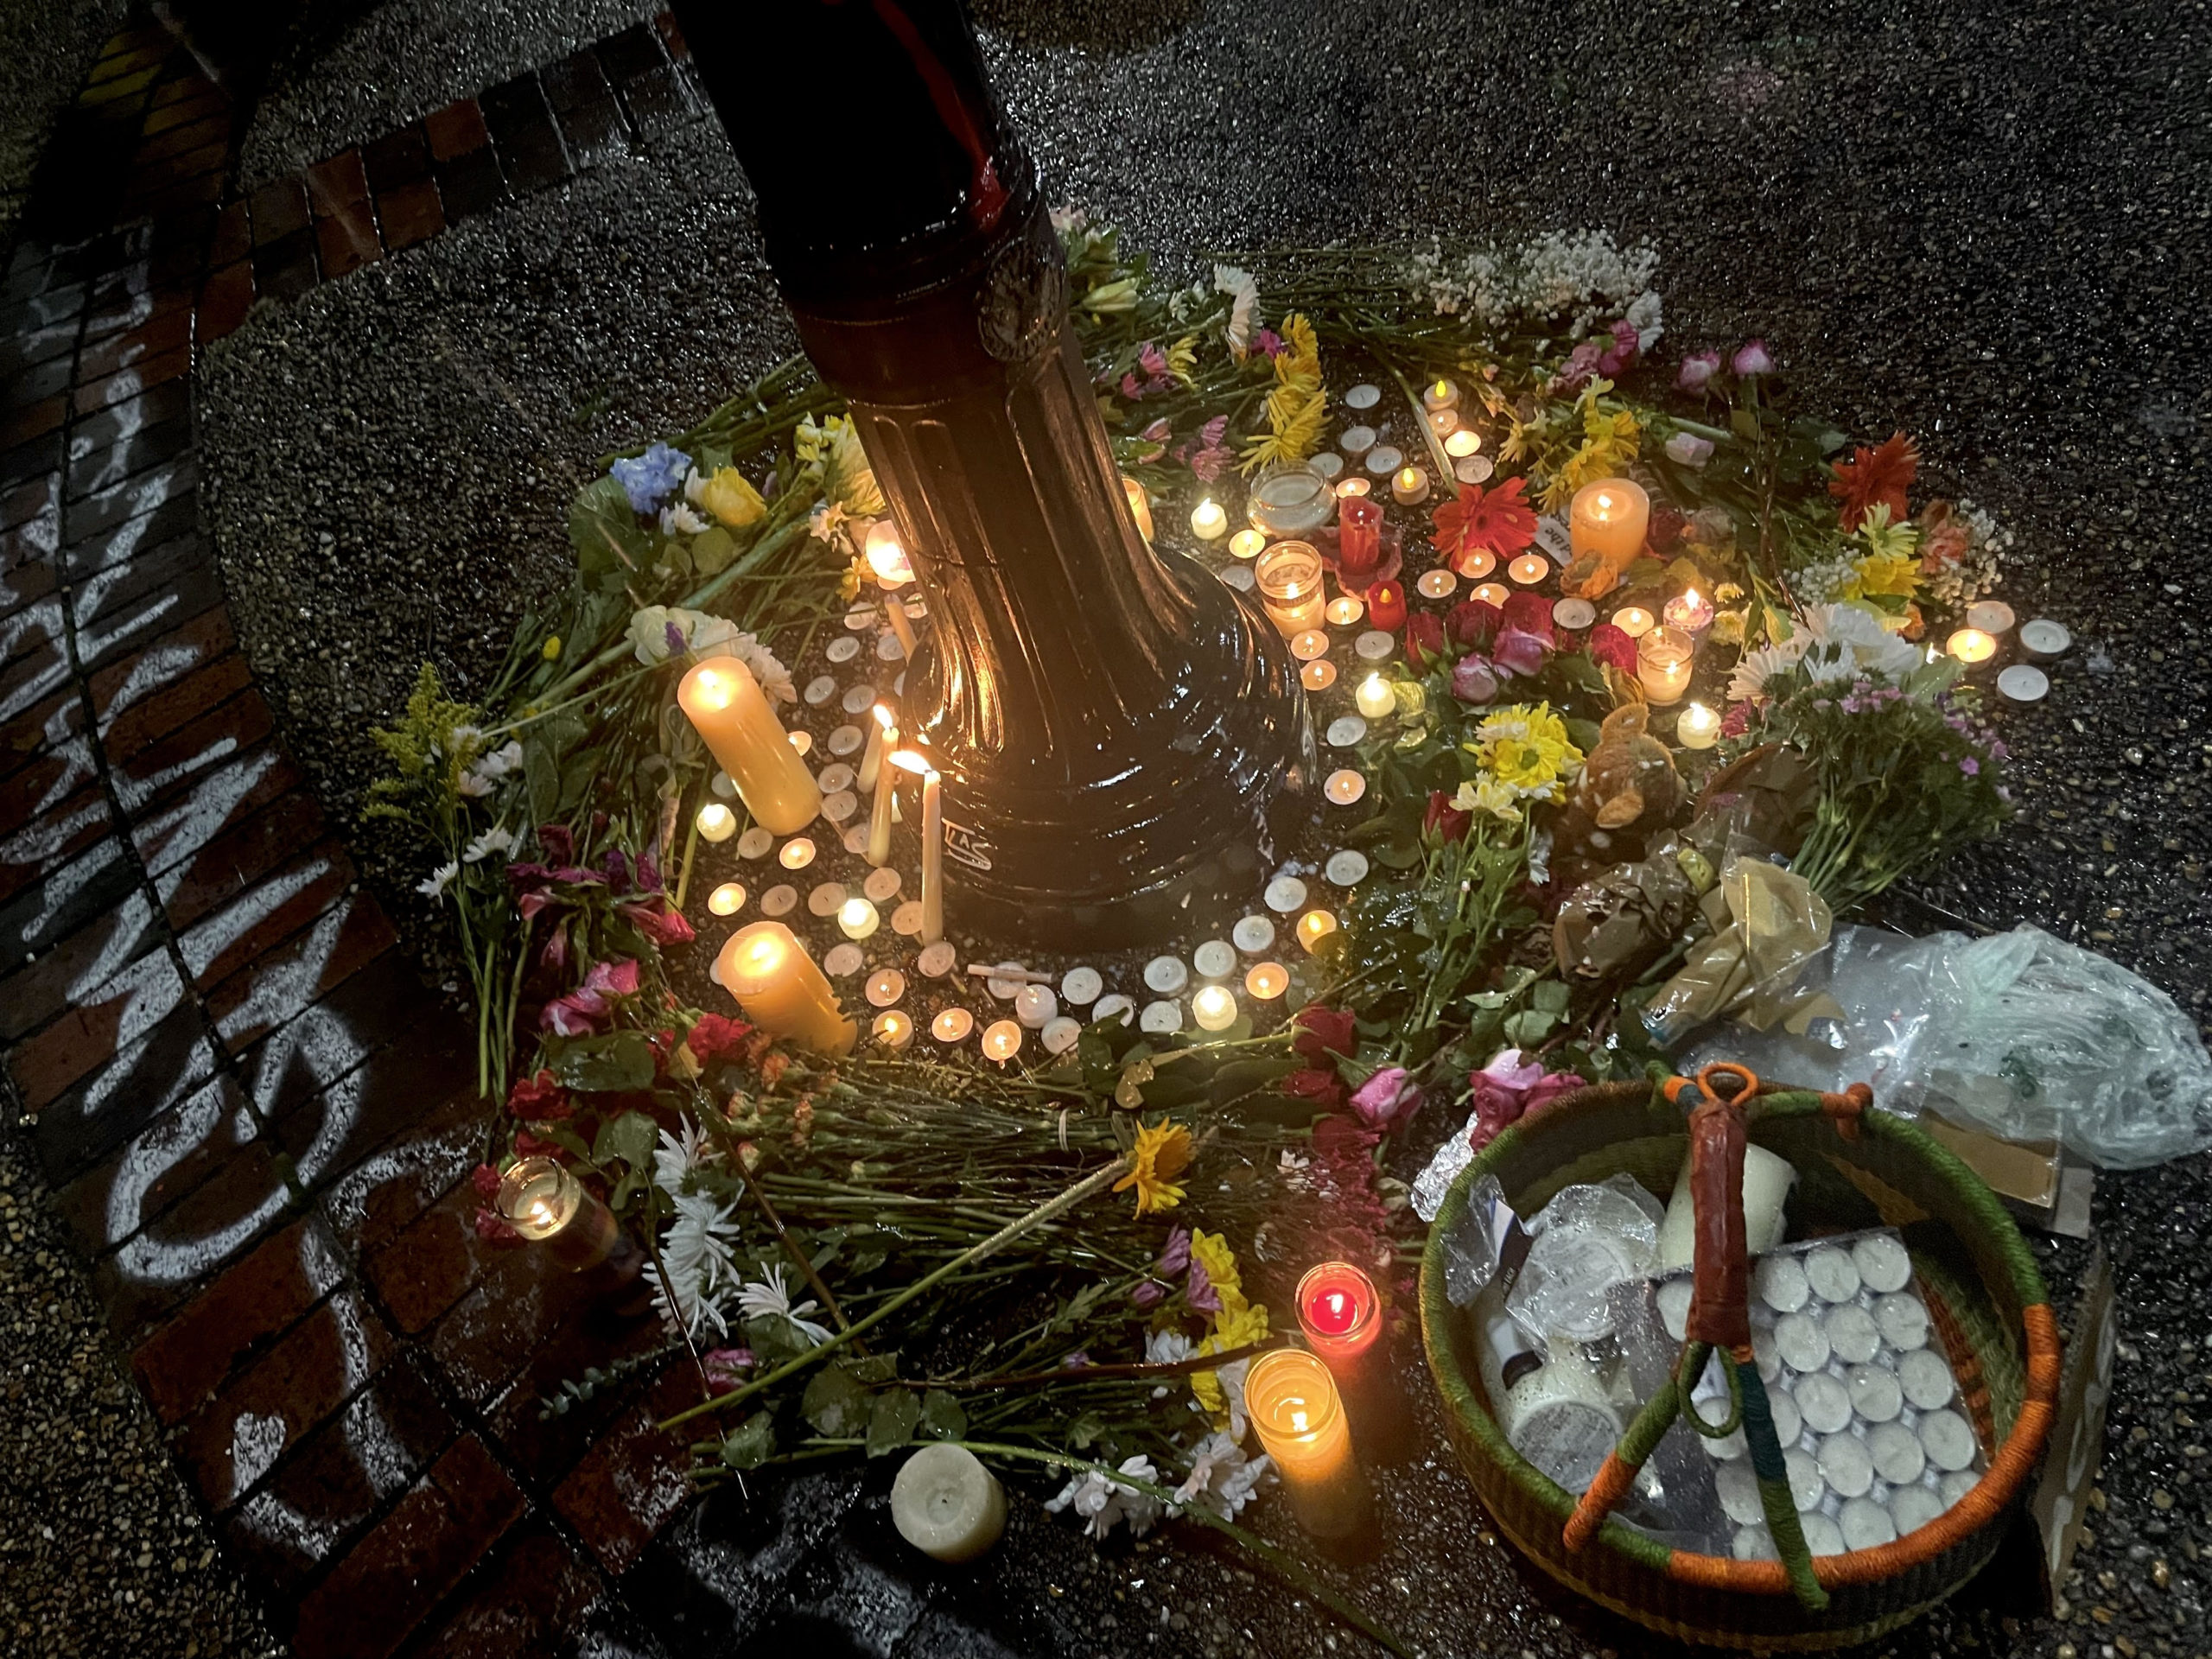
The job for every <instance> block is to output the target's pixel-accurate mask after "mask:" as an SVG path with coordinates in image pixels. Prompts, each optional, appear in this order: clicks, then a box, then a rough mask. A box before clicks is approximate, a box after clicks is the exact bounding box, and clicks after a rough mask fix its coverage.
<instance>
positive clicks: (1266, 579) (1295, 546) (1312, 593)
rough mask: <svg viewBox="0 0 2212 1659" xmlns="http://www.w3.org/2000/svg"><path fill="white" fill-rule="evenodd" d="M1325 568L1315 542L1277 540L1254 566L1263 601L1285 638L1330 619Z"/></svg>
mask: <svg viewBox="0 0 2212 1659" xmlns="http://www.w3.org/2000/svg"><path fill="white" fill-rule="evenodd" d="M1321 570H1322V565H1321V555H1320V551H1319V550H1318V549H1317V548H1315V547H1314V545H1313V543H1311V542H1277V543H1275V544H1274V546H1273V547H1271V548H1269V549H1268V550H1267V551H1266V552H1264V553H1262V554H1261V555H1260V558H1259V563H1257V564H1255V565H1254V566H1253V568H1252V576H1253V585H1254V586H1255V587H1256V588H1258V589H1259V590H1260V602H1261V603H1262V604H1263V605H1264V606H1266V607H1267V611H1268V620H1269V621H1271V622H1273V623H1274V625H1275V632H1278V633H1280V634H1281V635H1282V637H1283V638H1284V639H1295V638H1297V637H1298V636H1299V635H1300V634H1301V633H1304V632H1306V631H1307V630H1308V629H1312V628H1319V627H1321V626H1323V625H1324V624H1325V623H1326V622H1327V620H1328V616H1327V614H1326V609H1327V601H1325V599H1324V598H1323V597H1322V593H1321Z"/></svg>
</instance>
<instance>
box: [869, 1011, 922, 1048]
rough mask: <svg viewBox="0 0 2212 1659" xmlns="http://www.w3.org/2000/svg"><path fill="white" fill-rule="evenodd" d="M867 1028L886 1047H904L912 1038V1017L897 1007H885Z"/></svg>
mask: <svg viewBox="0 0 2212 1659" xmlns="http://www.w3.org/2000/svg"><path fill="white" fill-rule="evenodd" d="M868 1030H869V1031H870V1032H871V1033H874V1037H875V1040H876V1041H877V1042H879V1043H881V1044H882V1045H883V1046H885V1047H886V1048H904V1047H906V1045H907V1044H909V1043H911V1042H912V1041H913V1040H914V1017H913V1016H912V1014H902V1013H900V1012H899V1010H898V1009H897V1008H886V1009H885V1010H884V1011H883V1012H882V1013H881V1014H877V1015H876V1016H875V1023H874V1025H872V1026H870V1027H868Z"/></svg>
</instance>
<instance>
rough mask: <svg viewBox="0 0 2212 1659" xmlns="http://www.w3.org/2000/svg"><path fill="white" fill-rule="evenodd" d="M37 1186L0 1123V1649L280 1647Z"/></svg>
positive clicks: (193, 1651)
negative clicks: (111, 1345)
mask: <svg viewBox="0 0 2212 1659" xmlns="http://www.w3.org/2000/svg"><path fill="white" fill-rule="evenodd" d="M46 1198H47V1193H46V1190H45V1186H44V1184H43V1183H42V1182H41V1180H40V1179H39V1176H38V1172H37V1166H35V1164H34V1163H33V1162H32V1160H31V1159H30V1158H29V1156H28V1154H26V1153H25V1151H24V1149H23V1147H22V1145H21V1143H20V1142H18V1141H16V1139H15V1138H14V1137H13V1136H12V1135H10V1136H0V1231H4V1235H5V1236H0V1310H4V1311H3V1312H0V1332H4V1333H5V1336H4V1340H0V1370H4V1373H5V1378H6V1381H5V1384H4V1391H3V1392H0V1467H4V1469H5V1470H6V1478H5V1479H4V1480H0V1652H4V1653H8V1654H10V1655H18V1654H19V1655H23V1656H27V1659H28V1656H31V1655H38V1656H41V1659H44V1656H48V1655H61V1654H84V1655H88V1656H90V1655H123V1654H132V1655H139V1654H145V1655H155V1654H158V1655H162V1656H173V1659H200V1656H202V1655H205V1656H207V1659H215V1656H225V1659H232V1656H236V1659H245V1656H248V1655H263V1654H268V1655H274V1654H277V1653H279V1652H281V1651H282V1649H281V1647H280V1646H279V1645H278V1644H277V1643H275V1642H274V1641H272V1640H271V1639H270V1635H269V1631H268V1629H267V1626H266V1624H264V1619H263V1617H262V1612H261V1609H260V1607H259V1606H258V1605H256V1603H255V1602H254V1601H253V1600H252V1599H251V1598H250V1597H249V1596H248V1595H247V1594H246V1592H245V1591H244V1590H243V1589H242V1588H241V1587H240V1586H239V1584H238V1578H237V1576H236V1575H235V1574H234V1573H232V1571H231V1570H230V1567H229V1565H228V1563H227V1562H226V1561H225V1560H223V1558H222V1557H221V1555H220V1554H218V1553H217V1550H216V1548H215V1540H214V1536H213V1533H212V1532H211V1531H210V1530H209V1529H208V1528H207V1524H206V1523H205V1522H203V1521H202V1520H201V1519H200V1513H199V1510H198V1507H197V1505H196V1503H195V1502H194V1498H193V1497H192V1495H191V1493H190V1492H189V1491H187V1490H186V1487H185V1484H184V1479H183V1477H182V1476H181V1475H180V1474H179V1473H178V1472H177V1471H176V1469H175V1465H172V1464H171V1463H170V1461H169V1459H168V1451H167V1449H166V1447H165V1446H163V1444H162V1435H161V1430H160V1428H159V1427H157V1426H156V1423H155V1421H154V1414H153V1413H152V1412H151V1411H150V1410H149V1409H148V1408H147V1406H146V1403H145V1402H144V1401H143V1400H142V1399H141V1398H140V1397H139V1395H138V1391H137V1389H136V1388H135V1387H133V1386H132V1385H131V1384H130V1383H128V1382H126V1381H125V1380H124V1377H123V1376H121V1375H120V1374H118V1371H117V1370H116V1367H115V1364H114V1362H113V1361H112V1360H111V1358H110V1357H109V1353H108V1348H107V1342H106V1337H105V1332H104V1331H103V1330H102V1327H101V1322H100V1315H99V1305H98V1304H97V1303H96V1302H95V1301H94V1300H93V1299H92V1295H91V1294H90V1292H89V1291H88V1290H87V1289H86V1286H85V1282H84V1277H83V1275H82V1274H81V1273H79V1270H78V1268H77V1266H76V1258H75V1254H74V1250H73V1247H72V1246H71V1244H70V1243H69V1241H68V1240H67V1238H66V1237H65V1236H63V1234H62V1230H61V1227H60V1224H59V1223H58V1222H57V1221H56V1220H55V1218H54V1216H53V1214H52V1212H51V1211H50V1210H49V1208H48V1205H47V1203H46Z"/></svg>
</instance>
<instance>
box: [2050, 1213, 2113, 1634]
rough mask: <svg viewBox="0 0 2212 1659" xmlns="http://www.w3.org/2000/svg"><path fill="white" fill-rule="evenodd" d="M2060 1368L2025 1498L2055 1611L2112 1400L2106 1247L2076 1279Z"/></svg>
mask: <svg viewBox="0 0 2212 1659" xmlns="http://www.w3.org/2000/svg"><path fill="white" fill-rule="evenodd" d="M2066 1338H2067V1340H2066V1363H2065V1369H2064V1370H2062V1371H2061V1372H2060V1373H2059V1379H2058V1412H2057V1415H2056V1419H2055V1421H2053V1422H2052V1424H2051V1430H2050V1451H2049V1452H2046V1453H2045V1454H2044V1463H2043V1473H2042V1476H2041V1478H2039V1479H2038V1480H2037V1483H2036V1486H2035V1489H2034V1492H2033V1495H2032V1496H2031V1497H2030V1498H2029V1500H2028V1516H2029V1518H2030V1519H2031V1521H2033V1522H2034V1523H2035V1527H2036V1532H2037V1538H2038V1541H2039V1542H2040V1543H2041V1546H2042V1557H2043V1569H2044V1600H2045V1605H2048V1606H2055V1605H2056V1602H2057V1599H2058V1597H2059V1595H2060V1593H2061V1592H2062V1591H2063V1588H2064V1586H2065V1584H2066V1573H2067V1570H2068V1569H2069V1567H2071V1566H2072V1565H2073V1561H2074V1551H2075V1547H2076V1546H2077V1545H2079V1544H2080V1542H2081V1541H2082V1524H2083V1522H2085V1521H2086V1520H2087V1518H2088V1509H2089V1489H2090V1488H2091V1487H2092V1486H2094V1485H2095V1484H2096V1480H2097V1466H2098V1465H2099V1463H2100V1462H2101V1460H2102V1459H2103V1456H2104V1446H2105V1407H2106V1404H2107V1402H2108V1401H2109V1400H2110V1399H2111V1397H2112V1372H2113V1353H2114V1351H2115V1350H2116V1349H2117V1348H2118V1347H2119V1345H2120V1319H2119V1314H2118V1310H2117V1308H2116V1306H2115V1304H2114V1301H2113V1287H2112V1262H2111V1261H2110V1260H2109V1259H2108V1258H2107V1256H2106V1255H2105V1251H2104V1246H2103V1245H2101V1244H2100V1245H2099V1246H2097V1249H2096V1253H2095V1254H2094V1255H2092V1256H2091V1257H2090V1258H2089V1268H2088V1272H2087V1273H2085V1274H2082V1296H2081V1300H2080V1301H2078V1302H2077V1303H2076V1304H2075V1309H2074V1319H2073V1321H2072V1323H2071V1325H2069V1327H2068V1329H2067V1332H2066Z"/></svg>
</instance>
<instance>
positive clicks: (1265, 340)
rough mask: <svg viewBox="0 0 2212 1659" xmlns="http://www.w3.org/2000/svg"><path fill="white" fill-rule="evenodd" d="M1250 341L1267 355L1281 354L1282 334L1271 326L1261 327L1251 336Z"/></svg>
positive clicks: (1278, 355) (1277, 355)
mask: <svg viewBox="0 0 2212 1659" xmlns="http://www.w3.org/2000/svg"><path fill="white" fill-rule="evenodd" d="M1252 343H1253V344H1254V345H1255V346H1258V347H1259V348H1260V349H1261V350H1262V352H1264V353H1267V354H1268V356H1269V357H1271V358H1273V357H1281V355H1282V336H1281V334H1277V333H1275V331H1274V329H1272V328H1262V329H1261V330H1260V332H1259V333H1258V334H1255V335H1253V336H1252Z"/></svg>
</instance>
